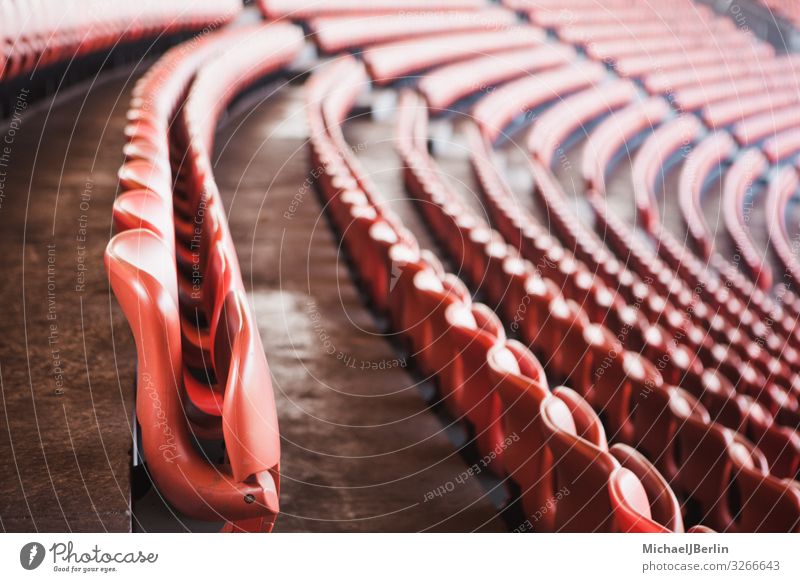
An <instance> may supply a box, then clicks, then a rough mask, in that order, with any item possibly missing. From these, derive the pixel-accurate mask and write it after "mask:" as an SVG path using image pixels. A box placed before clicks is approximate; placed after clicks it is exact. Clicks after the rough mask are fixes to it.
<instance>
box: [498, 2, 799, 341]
mask: <svg viewBox="0 0 800 582" xmlns="http://www.w3.org/2000/svg"><path fill="white" fill-rule="evenodd" d="M507 4H511V5H514V6H516V7H517V8H519V9H522V8H524V7H523V6H522V5H517V4H516V3H514V2H510V3H507ZM522 4H524V3H522ZM684 4H685V5H686V7H687V8H689V7H691V6H692V5H691V4H689V3H684ZM675 5H676V6H677V4H675ZM672 8H674V6H673V5H671V4H670V5H669V6H667V8H666V10H661V8H660V7H650V6H648V7H641V6H640V7H638V8H636V9H635V10H633V9H632V12H629V9H628V8H626V4H625V3H624V2H623V3H622V4H620V3H618V2H615V1H613V0H610V1H609V0H605V1H604V2H603V3H602V6H600V7H597V6H595V7H589V6H586V5H582V6H581V5H575V6H573V5H569V6H567V7H563V6H560V5H558V4H557V3H556V4H553V5H551V4H549V3H544V4H541V5H538V4H537V5H536V7H535V8H534V7H529V9H530V12H531V14H529V17H530V19H531V20H532V21H534V22H541V21H542V17H543V15H548V14H549V15H551V16H552V15H554V14H557V13H560V14H561V16H562V18H563V10H564V9H566V10H567V11H568V12H569V14H568V16H569V18H566V19H565V20H566V22H561V20H560V19H559V17H554V20H552V21H551V22H549V23H548V26H551V27H556V28H557V27H559V26H564V29H565V30H570V31H571V30H574V28H575V27H574V26H566V25H567V24H572V23H574V22H579V23H581V24H580V28H581V29H582V30H583V32H582V34H583V35H584V36H586V35H588V36H591V34H592V30H596V31H597V32H598V34H599V35H600V36H601V37H602V36H604V35H606V34H608V28H609V27H614V26H617V27H618V28H619V29H621V30H626V29H627V28H628V27H630V28H631V29H632V30H636V28H637V27H642V26H659V25H662V26H663V25H665V24H669V23H670V22H671V21H672V20H673V19H674V18H675V16H674V15H675V14H678V13H679V12H675V11H674V10H672ZM602 12H606V13H607V14H608V15H612V14H613V18H610V17H609V18H598V17H597V16H598V15H599V13H602ZM609 19H611V20H613V22H608V20H609ZM713 22H714V23H716V22H720V24H719V26H717V25H714V28H715V29H716V28H717V27H718V28H721V29H724V30H726V31H727V32H726V38H727V39H728V41H729V42H734V43H743V42H748V43H750V44H752V46H753V49H752V50H753V51H754V53H755V54H757V55H760V58H752V59H742V58H741V51H735V53H736V54H737V60H736V61H735V62H731V63H724V66H720V64H719V63H717V64H706V65H704V64H703V62H702V59H700V62H694V61H692V63H691V66H690V67H683V69H685V70H680V69H678V70H675V71H670V70H668V69H669V68H670V67H666V69H667V70H665V67H664V66H653V67H652V68H651V69H650V70H649V71H650V72H649V74H648V76H647V77H646V78H644V79H643V81H644V84H645V87H646V88H648V89H649V90H650V91H651V93H652V94H660V93H666V94H667V96H668V97H669V99H670V101H671V102H673V103H675V104H676V106H677V107H678V108H679V109H682V110H685V111H692V110H702V111H700V113H701V115H702V117H703V120H704V122H706V124H707V125H708V126H710V127H711V128H712V129H713V128H714V127H723V126H732V133H733V134H734V135H735V136H736V138H737V141H738V142H739V143H740V144H741V145H743V146H748V145H752V144H755V143H758V142H760V141H762V140H765V138H766V140H767V141H766V143H765V144H764V145H765V146H769V147H768V148H767V150H766V151H767V152H769V155H770V159H771V160H774V161H781V160H783V159H785V158H787V157H789V156H791V155H792V154H794V153H795V151H796V149H795V148H796V146H795V145H793V142H794V141H796V138H793V137H792V135H793V134H795V133H796V131H794V130H793V129H792V128H793V127H795V126H796V124H797V123H798V119H800V116H798V114H797V110H796V108H797V105H796V103H797V99H798V97H797V95H798V93H797V76H796V71H797V68H798V63H799V61H798V59H797V57H796V55H783V56H771V53H772V52H773V51H772V49H771V47H769V46H768V45H766V44H764V43H759V42H758V41H756V40H754V39H752V38H751V37H750V36H749V35H747V34H745V33H743V32H742V31H741V30H738V29H736V28H735V27H733V28H731V27H730V25H729V24H725V23H726V22H728V21H727V20H726V19H724V18H721V17H716V16H714V17H713ZM690 29H691V27H684V26H679V27H678V28H677V29H676V30H674V31H672V32H671V34H672V36H673V39H672V42H673V44H675V43H677V44H679V45H680V46H681V47H689V46H694V44H695V42H696V41H695V39H694V37H693V35H692V34H691V30H690ZM566 34H567V36H569V35H570V34H572V33H566ZM695 36H696V35H695ZM571 40H572V41H573V42H575V43H576V44H580V42H579V39H578V38H576V37H572V38H571ZM603 42H606V41H603V40H601V41H599V42H595V41H594V39H592V41H591V42H590V43H589V44H586V43H584V45H583V48H584V50H585V51H586V52H587V54H589V55H590V56H591V54H592V51H593V50H596V49H597V47H598V45H601V44H602V43H603ZM611 42H613V41H611ZM617 48H618V49H620V50H624V51H626V52H625V58H636V59H638V62H640V63H641V64H642V67H644V68H643V70H645V69H647V67H646V66H645V65H644V64H645V63H647V62H650V61H651V60H652V58H653V57H652V55H651V54H649V53H650V51H655V50H656V49H662V50H663V49H666V48H667V47H666V46H664V47H658V46H649V47H648V46H637V43H635V42H633V43H632V42H626V43H618V45H617ZM709 50H711V49H709ZM714 50H716V51H717V53H718V54H719V55H720V58H724V56H725V54H729V53H725V51H723V50H721V49H720V48H719V47H716V48H715V49H714ZM654 54H656V55H657V56H658V57H659V58H661V57H660V55H659V53H654ZM596 56H601V55H596ZM604 56H608V55H604ZM675 62H676V63H677V62H678V60H676V61H675ZM742 94H744V97H743V96H742ZM685 207H686V208H688V207H689V206H688V205H685ZM735 214H737V215H741V214H742V211H741V210H736V211H735ZM697 226H698V221H697V220H692V224H691V225H690V227H689V228H690V231H693V232H694V233H695V234H699V232H701V231H702V229H699V228H697ZM664 234H666V233H664ZM666 236H667V237H668V236H669V235H668V234H666ZM693 238H696V237H693ZM737 238H739V239H741V241H744V239H743V238H742V237H741V236H739V235H737ZM672 246H673V245H659V251H660V252H662V250H661V249H664V250H663V253H664V254H665V255H667V256H669V255H672V254H673V253H672V251H671V250H670V249H671V248H672ZM748 254H752V253H748ZM674 258H675V257H670V261H668V262H670V264H671V262H672V260H674ZM751 258H752V257H751ZM689 260H690V261H691V260H692V259H691V258H689ZM714 262H715V263H717V264H718V266H719V267H720V270H721V273H720V274H721V275H723V278H724V279H726V281H725V282H726V284H730V283H735V287H736V288H737V290H739V291H744V290H745V289H746V288H747V286H748V283H747V282H746V281H745V282H743V281H742V280H741V279H740V278H739V277H735V278H734V277H730V276H729V274H730V273H731V267H733V266H732V265H726V264H724V263H723V262H722V261H721V257H720V256H718V255H715V256H714ZM757 267H758V265H751V266H749V269H750V271H752V272H758V271H756V270H755V269H757ZM734 269H735V267H734ZM766 282H767V280H766V279H765V280H764V283H766ZM753 298H754V302H755V305H754V308H755V309H756V310H757V311H759V314H760V315H762V316H764V315H767V314H771V312H772V311H773V310H772V309H769V308H768V306H770V303H771V302H770V301H769V299H768V298H765V300H764V301H762V296H761V295H759V294H755V295H754V296H753ZM772 306H774V307H777V306H775V305H774V304H772ZM782 325H783V326H784V327H786V324H785V323H783V324H782Z"/></svg>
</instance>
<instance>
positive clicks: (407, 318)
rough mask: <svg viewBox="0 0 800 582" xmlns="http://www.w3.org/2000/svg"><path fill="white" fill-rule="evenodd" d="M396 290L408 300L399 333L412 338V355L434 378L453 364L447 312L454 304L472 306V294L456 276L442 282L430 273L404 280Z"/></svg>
mask: <svg viewBox="0 0 800 582" xmlns="http://www.w3.org/2000/svg"><path fill="white" fill-rule="evenodd" d="M405 285H411V287H410V289H408V290H406V289H405V288H404V287H405ZM395 289H396V291H395V292H397V293H400V294H401V295H404V296H405V297H407V298H408V299H406V300H403V301H402V303H401V304H402V306H403V311H402V313H401V314H399V317H397V319H399V321H400V324H401V325H400V326H399V327H398V331H399V332H400V333H402V334H403V335H406V336H408V338H409V341H410V344H411V356H412V357H413V358H414V360H415V362H416V363H417V365H418V366H419V368H420V370H422V372H423V373H424V374H426V375H433V374H435V373H436V372H437V371H438V370H442V369H443V368H445V367H446V366H447V365H448V364H449V363H450V361H451V350H450V346H449V343H448V339H447V336H446V333H447V331H446V329H447V321H446V319H445V317H444V313H445V311H446V310H447V308H448V307H449V306H450V304H452V303H466V304H470V303H471V300H470V297H469V293H468V291H467V290H466V289H465V288H464V287H463V284H462V283H461V282H460V281H459V280H458V279H456V278H455V277H454V276H452V275H447V276H445V278H444V280H442V279H440V278H439V276H438V275H437V274H436V273H435V272H433V271H430V270H422V271H420V272H418V273H416V274H415V275H414V277H413V279H411V280H408V278H401V279H400V280H398V282H397V284H396V287H395ZM412 298H413V300H411V299H412Z"/></svg>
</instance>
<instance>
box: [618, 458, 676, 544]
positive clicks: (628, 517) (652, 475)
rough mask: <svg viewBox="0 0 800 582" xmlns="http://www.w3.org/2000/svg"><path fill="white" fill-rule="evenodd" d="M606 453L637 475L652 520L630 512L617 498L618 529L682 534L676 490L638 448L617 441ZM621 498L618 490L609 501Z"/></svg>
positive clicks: (621, 495)
mask: <svg viewBox="0 0 800 582" xmlns="http://www.w3.org/2000/svg"><path fill="white" fill-rule="evenodd" d="M609 452H610V453H611V454H612V455H613V456H614V458H615V459H616V460H617V461H618V462H619V464H620V465H622V467H623V468H624V469H627V470H629V471H630V472H631V473H633V474H634V475H636V477H637V478H638V479H639V481H640V482H641V484H642V486H643V487H644V489H645V492H646V493H647V499H648V500H649V501H650V514H651V516H652V519H651V520H649V521H648V520H646V519H645V518H643V516H642V515H641V514H639V513H636V512H630V511H629V510H628V508H627V505H626V504H625V503H623V502H622V501H618V502H617V504H616V506H615V508H614V509H615V513H616V514H617V515H618V519H619V520H620V522H621V524H620V529H621V530H622V531H626V532H628V531H629V532H635V531H637V532H638V531H642V530H645V531H651V532H653V533H662V532H667V531H670V532H677V533H683V516H682V515H681V507H680V504H679V503H678V499H677V497H676V496H675V492H674V491H672V488H671V487H670V486H669V483H667V480H666V479H664V477H663V475H661V473H659V472H658V469H656V468H655V467H654V466H653V464H652V463H650V461H648V460H647V459H646V458H645V457H644V456H642V454H641V453H639V451H637V450H636V449H634V448H632V447H629V446H627V445H623V444H620V443H617V444H615V445H614V446H612V447H611V448H610V449H609ZM622 497H623V494H622V493H619V494H617V495H615V496H613V497H612V501H615V500H616V499H620V498H622Z"/></svg>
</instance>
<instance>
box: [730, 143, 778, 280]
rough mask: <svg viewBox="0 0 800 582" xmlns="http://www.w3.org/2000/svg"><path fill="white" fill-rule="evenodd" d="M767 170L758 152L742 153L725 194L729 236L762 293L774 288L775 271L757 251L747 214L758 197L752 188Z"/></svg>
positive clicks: (731, 174)
mask: <svg viewBox="0 0 800 582" xmlns="http://www.w3.org/2000/svg"><path fill="white" fill-rule="evenodd" d="M766 169H767V160H766V158H765V157H764V155H763V154H762V153H761V152H760V151H759V150H756V149H753V150H749V151H747V152H744V153H741V154H739V156H738V157H737V158H736V160H734V162H733V164H732V165H731V167H730V168H729V169H728V172H727V174H726V175H725V183H724V187H723V193H722V208H723V217H724V219H725V226H726V227H727V229H728V235H729V236H730V237H731V238H732V239H733V242H734V244H735V245H736V248H737V249H738V251H739V253H740V255H741V257H742V258H743V259H744V267H745V268H746V270H747V271H748V273H749V274H750V276H751V277H752V279H753V283H755V284H756V286H757V287H759V288H760V289H761V290H763V291H766V290H768V289H771V288H772V281H773V276H772V269H771V268H770V267H769V264H768V263H767V262H766V261H765V260H764V258H763V257H762V256H761V254H760V253H759V251H758V250H757V249H756V245H755V242H754V241H753V237H752V234H750V232H749V228H750V227H749V226H748V223H749V221H750V217H749V215H747V216H746V215H745V205H746V204H748V205H749V204H752V202H751V200H750V199H751V198H752V197H754V196H755V194H754V193H753V192H752V189H753V188H754V187H755V182H756V181H757V180H758V179H759V178H760V177H761V175H762V174H763V173H764V172H765V171H766Z"/></svg>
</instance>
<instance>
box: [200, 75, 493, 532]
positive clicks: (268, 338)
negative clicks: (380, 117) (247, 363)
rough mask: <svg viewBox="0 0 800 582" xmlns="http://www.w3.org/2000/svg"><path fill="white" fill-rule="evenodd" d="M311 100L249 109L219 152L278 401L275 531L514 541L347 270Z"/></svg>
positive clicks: (298, 93)
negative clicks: (318, 156)
mask: <svg viewBox="0 0 800 582" xmlns="http://www.w3.org/2000/svg"><path fill="white" fill-rule="evenodd" d="M302 91H303V89H302V88H301V87H296V86H291V87H285V88H282V89H281V90H280V91H279V92H278V93H277V94H275V95H273V96H271V97H269V98H267V99H266V100H265V101H263V102H261V103H259V104H258V105H256V106H255V107H254V108H253V109H252V110H250V109H249V108H247V109H246V110H245V111H244V112H242V113H240V114H238V115H236V116H234V117H233V118H232V119H230V120H229V121H228V123H227V125H225V126H224V127H223V128H222V129H221V131H220V133H219V135H218V137H217V142H216V144H217V150H218V151H219V159H218V162H217V164H216V168H215V175H216V178H217V181H218V183H219V186H220V190H221V192H222V197H223V199H224V201H225V204H226V208H227V210H228V213H229V222H230V225H231V229H232V232H233V237H234V241H235V243H236V248H237V251H238V254H239V260H240V264H241V266H242V271H243V278H244V282H245V287H246V288H247V290H248V293H249V296H250V300H251V302H252V305H253V307H254V309H255V314H256V319H257V321H258V327H259V329H260V331H261V336H262V341H263V343H264V349H265V351H266V353H267V358H268V361H269V364H270V368H271V371H272V376H273V386H274V389H275V393H276V398H277V401H278V416H279V421H280V423H281V435H282V466H281V473H282V478H283V491H282V495H281V515H280V517H279V518H278V521H277V523H276V526H275V529H276V531H418V530H432V531H471V530H484V531H498V530H504V529H505V526H504V525H503V523H502V521H501V520H500V519H498V518H497V517H495V513H496V510H495V508H494V506H493V504H492V503H491V501H490V499H489V496H488V495H487V494H486V492H485V491H484V489H483V487H482V485H481V483H480V481H479V479H480V478H481V476H480V475H478V474H477V473H479V471H474V473H476V475H475V476H472V477H468V478H466V479H464V478H463V473H464V472H465V471H467V470H468V465H467V463H466V462H465V461H464V460H463V459H462V457H461V456H460V455H459V454H458V453H457V452H456V447H455V446H454V445H453V440H455V439H461V438H463V435H460V434H459V433H458V431H457V430H446V428H445V425H444V424H443V423H442V421H441V419H440V418H438V417H437V416H435V415H434V414H432V413H431V412H430V411H429V410H428V409H427V405H426V402H425V400H424V398H423V391H422V390H421V389H420V386H419V383H418V380H417V379H415V378H413V377H412V376H411V374H410V373H409V372H408V370H407V363H408V360H407V357H406V356H403V355H401V354H400V353H399V352H398V351H397V350H396V349H395V348H394V347H393V346H392V344H391V343H390V342H389V341H388V339H387V338H384V337H377V336H381V335H382V332H381V331H380V328H379V327H378V325H377V324H376V320H375V317H374V315H373V314H372V313H371V312H370V311H369V310H368V309H367V308H365V307H364V305H363V302H362V299H361V298H360V297H359V296H358V292H357V290H356V287H355V285H354V284H353V282H352V280H351V278H350V274H349V273H348V271H347V267H346V265H345V263H344V262H343V260H342V257H338V259H337V254H338V242H337V240H336V237H335V236H334V235H333V233H332V231H331V229H330V227H329V225H328V223H327V221H326V219H325V216H324V214H323V211H322V207H321V205H320V202H319V199H318V197H317V194H316V193H315V192H314V191H313V189H311V188H309V187H308V186H307V185H304V184H307V183H306V182H305V180H306V178H307V177H308V174H309V169H308V159H307V155H308V154H307V151H306V147H307V145H306V139H307V130H306V125H305V115H304V114H305V112H304V109H303V107H304V104H303V96H302ZM378 133H379V131H378ZM365 137H367V136H365ZM368 137H369V138H371V139H372V140H373V141H375V140H376V139H377V136H376V135H375V134H372V135H370V136H368ZM388 145H391V144H388ZM354 371H355V373H354ZM423 389H424V387H423ZM450 433H454V434H450ZM334 435H335V436H334ZM459 478H460V479H459ZM460 481H463V483H462V482H460ZM440 488H441V489H440ZM437 490H438V493H437ZM443 491H446V493H445V494H441V492H443Z"/></svg>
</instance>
